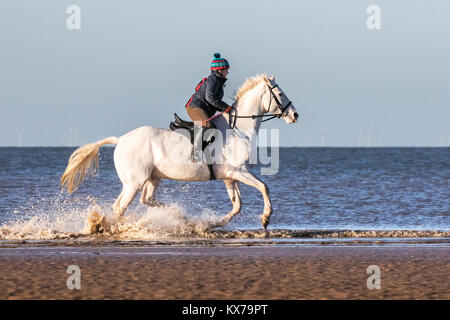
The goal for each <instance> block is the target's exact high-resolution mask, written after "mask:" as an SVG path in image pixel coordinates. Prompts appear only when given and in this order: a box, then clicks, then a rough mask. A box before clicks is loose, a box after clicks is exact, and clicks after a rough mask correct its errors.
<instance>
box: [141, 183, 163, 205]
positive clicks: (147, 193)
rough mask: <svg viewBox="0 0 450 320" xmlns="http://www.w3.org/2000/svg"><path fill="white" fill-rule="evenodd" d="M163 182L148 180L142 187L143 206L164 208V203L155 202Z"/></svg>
mask: <svg viewBox="0 0 450 320" xmlns="http://www.w3.org/2000/svg"><path fill="white" fill-rule="evenodd" d="M160 182H161V180H148V181H147V182H145V184H144V186H143V187H142V193H141V199H140V202H141V204H143V205H147V206H150V207H161V206H164V204H163V203H161V202H158V201H156V200H155V192H156V189H157V188H158V186H159V183H160Z"/></svg>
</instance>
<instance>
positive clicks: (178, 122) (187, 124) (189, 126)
mask: <svg viewBox="0 0 450 320" xmlns="http://www.w3.org/2000/svg"><path fill="white" fill-rule="evenodd" d="M173 115H174V117H175V121H173V122H171V123H170V125H169V128H170V130H172V131H175V130H177V129H186V130H188V131H189V134H190V136H191V144H192V147H193V148H194V141H195V140H196V138H197V139H199V138H201V139H202V140H201V141H202V151H203V150H205V148H206V147H207V146H208V145H209V144H211V143H213V142H214V140H215V137H214V136H212V137H210V138H208V139H207V140H206V141H203V135H204V133H205V131H206V130H203V129H202V130H201V135H202V136H201V137H195V135H194V122H192V121H186V120H183V119H181V118H180V117H179V116H178V115H177V114H176V113H174V114H173ZM211 124H212V123H211ZM212 127H213V128H215V126H214V125H213V124H212ZM208 169H209V173H210V176H211V180H215V179H216V178H215V175H214V171H213V168H212V164H208Z"/></svg>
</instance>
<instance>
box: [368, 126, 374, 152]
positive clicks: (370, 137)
mask: <svg viewBox="0 0 450 320" xmlns="http://www.w3.org/2000/svg"><path fill="white" fill-rule="evenodd" d="M372 131H373V125H370V128H369V131H368V132H367V147H370V143H371V142H372Z"/></svg>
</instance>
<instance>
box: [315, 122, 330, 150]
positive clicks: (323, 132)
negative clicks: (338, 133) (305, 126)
mask: <svg viewBox="0 0 450 320" xmlns="http://www.w3.org/2000/svg"><path fill="white" fill-rule="evenodd" d="M331 130H333V129H332V128H326V129H322V128H321V127H317V131H319V132H320V146H321V147H323V146H324V145H325V135H326V134H327V133H328V132H330V131H331Z"/></svg>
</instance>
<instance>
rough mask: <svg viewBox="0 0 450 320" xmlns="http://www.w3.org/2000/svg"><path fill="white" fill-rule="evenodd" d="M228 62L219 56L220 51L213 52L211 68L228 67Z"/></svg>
mask: <svg viewBox="0 0 450 320" xmlns="http://www.w3.org/2000/svg"><path fill="white" fill-rule="evenodd" d="M229 68H230V64H229V63H228V61H227V59H225V58H221V57H220V53H214V59H213V61H211V70H223V69H229Z"/></svg>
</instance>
